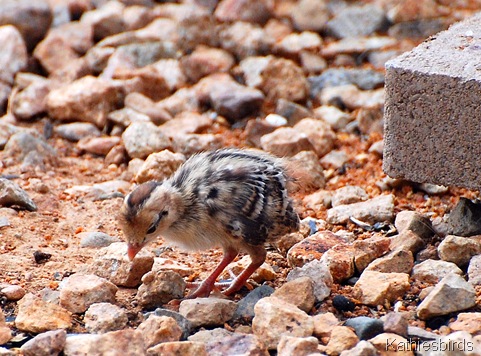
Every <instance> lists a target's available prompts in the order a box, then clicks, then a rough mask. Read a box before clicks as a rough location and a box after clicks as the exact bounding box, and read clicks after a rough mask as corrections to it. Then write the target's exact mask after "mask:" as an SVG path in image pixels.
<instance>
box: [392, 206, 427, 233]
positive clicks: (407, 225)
mask: <svg viewBox="0 0 481 356" xmlns="http://www.w3.org/2000/svg"><path fill="white" fill-rule="evenodd" d="M394 225H395V226H396V229H397V230H398V232H399V233H401V232H403V231H404V230H411V231H413V232H414V233H415V234H417V235H419V236H420V237H421V238H423V239H428V238H430V237H431V236H433V234H434V232H433V227H432V224H431V221H430V220H429V218H427V217H425V216H424V215H422V214H420V213H418V212H416V211H408V210H403V211H400V212H399V213H397V214H396V220H394Z"/></svg>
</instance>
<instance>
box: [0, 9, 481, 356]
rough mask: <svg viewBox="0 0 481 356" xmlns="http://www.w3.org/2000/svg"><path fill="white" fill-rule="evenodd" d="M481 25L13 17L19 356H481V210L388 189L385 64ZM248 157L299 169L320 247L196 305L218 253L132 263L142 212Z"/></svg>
mask: <svg viewBox="0 0 481 356" xmlns="http://www.w3.org/2000/svg"><path fill="white" fill-rule="evenodd" d="M479 9H481V2H480V1H476V0H472V1H469V0H458V1H441V0H439V1H434V0H417V1H411V0H402V1H393V0H372V1H369V0H365V1H327V0H300V1H294V0H291V1H288V0H285V1H282V0H279V1H274V0H221V1H217V0H185V1H180V2H164V1H159V2H155V1H154V0H122V1H107V0H48V1H47V0H37V1H35V2H33V1H26V0H2V1H1V2H0V25H1V26H0V42H1V43H2V44H3V46H2V50H1V51H0V66H1V68H2V69H1V70H0V112H1V113H2V115H3V116H2V117H1V118H0V150H1V151H0V174H1V178H0V207H1V208H0V252H1V255H0V305H1V308H2V312H0V345H1V346H0V355H15V354H24V355H57V354H64V355H87V354H88V355H125V354H127V355H143V354H149V355H157V354H158V355H169V354H182V355H190V354H199V355H234V354H235V355H241V354H242V355H268V354H276V353H277V354H279V355H308V354H327V355H339V354H341V355H343V356H347V355H361V354H362V355H388V354H391V353H392V352H393V351H394V350H396V351H398V353H397V354H401V355H413V354H414V353H415V352H416V353H417V354H422V355H434V354H436V355H440V354H446V353H435V352H436V351H439V350H441V352H445V351H447V350H453V349H456V350H457V351H456V352H457V353H455V354H456V355H476V354H481V336H479V335H478V334H481V312H480V311H479V307H478V305H479V302H480V295H481V288H480V287H479V285H481V238H480V236H481V235H479V234H481V225H480V223H479V220H481V219H479V216H480V215H481V212H480V208H479V204H477V203H476V202H473V199H475V198H477V197H478V192H473V191H468V190H465V189H461V188H454V187H450V188H446V187H440V186H435V185H431V184H416V183H413V182H407V181H401V180H395V179H391V178H389V177H386V176H385V175H384V174H383V172H382V169H381V167H382V145H383V141H382V139H383V121H382V120H383V103H384V89H383V87H384V63H385V62H386V61H387V60H389V59H390V58H393V57H395V56H396V55H398V54H400V53H402V52H403V51H406V50H409V49H411V48H413V47H414V46H415V45H417V44H418V43H420V42H421V41H423V40H424V39H425V38H427V37H429V36H430V35H432V34H435V33H436V32H438V31H440V30H443V29H446V28H447V27H448V26H449V25H450V24H451V23H453V22H456V21H458V20H462V19H463V18H466V17H467V16H469V15H471V14H473V13H474V12H475V11H477V10H479ZM232 146H236V147H255V148H259V149H262V150H265V151H268V152H271V153H273V154H275V155H278V156H284V157H286V160H287V161H289V162H290V163H292V166H294V167H296V178H297V179H298V182H299V184H298V185H297V186H295V187H294V191H293V197H294V198H295V200H296V203H297V209H298V212H299V215H300V216H301V218H302V219H303V220H302V228H301V230H300V232H298V233H294V234H291V235H288V236H284V237H283V238H281V239H280V240H279V241H278V243H276V244H275V245H274V246H271V247H270V249H269V252H268V258H267V261H266V263H265V264H264V266H262V267H261V268H260V269H259V271H258V272H257V273H256V274H255V275H254V276H253V279H252V281H251V282H250V283H249V285H248V286H246V288H244V289H242V290H241V291H240V292H239V293H237V294H236V295H235V296H234V297H232V298H225V297H223V296H222V294H220V293H219V292H218V291H215V292H214V293H213V295H211V297H210V298H199V299H195V300H184V301H182V302H179V300H180V299H181V298H182V297H183V296H184V295H185V293H186V285H187V284H188V282H193V281H198V280H202V279H203V278H205V277H206V276H207V275H208V274H209V273H210V272H211V271H212V269H213V268H214V266H215V265H216V264H217V263H218V262H219V261H220V258H221V253H220V251H219V250H210V251H201V252H193V253H187V252H183V251H181V250H178V249H177V248H175V247H173V246H169V245H167V244H164V243H163V241H162V240H159V241H158V243H155V244H153V245H151V246H149V248H147V249H145V251H142V252H141V253H140V254H139V255H138V256H137V257H136V258H135V260H134V261H133V262H129V261H128V259H127V257H126V246H125V244H124V243H123V242H122V238H123V237H122V236H121V232H120V230H119V227H118V224H117V221H116V216H117V213H118V210H119V207H120V205H121V202H122V197H123V196H124V195H125V194H126V193H127V192H129V191H130V190H131V189H132V188H133V187H134V186H135V184H138V183H141V182H145V181H147V180H150V179H159V180H161V179H163V178H165V177H167V176H169V175H170V174H171V173H172V172H173V171H175V169H176V168H177V167H178V166H179V165H180V164H181V163H182V162H183V161H185V159H186V158H187V157H189V156H190V155H192V154H193V153H195V152H197V151H201V150H210V149H216V148H220V147H232ZM420 154H422V153H420ZM413 159H415V158H413ZM241 257H242V256H241ZM246 263H248V260H246V258H240V259H239V260H237V261H236V262H234V264H233V265H231V266H230V267H229V268H228V271H227V272H226V274H225V275H223V277H222V278H223V280H224V281H228V280H230V279H232V276H233V275H236V274H238V273H239V271H240V270H242V268H243V266H245V265H246Z"/></svg>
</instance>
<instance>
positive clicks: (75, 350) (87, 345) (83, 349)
mask: <svg viewBox="0 0 481 356" xmlns="http://www.w3.org/2000/svg"><path fill="white" fill-rule="evenodd" d="M126 350H128V352H129V354H131V355H145V347H144V339H143V337H142V334H141V333H139V332H138V331H137V330H132V329H124V330H117V331H111V332H108V333H105V334H100V335H98V334H76V335H70V336H69V337H68V338H67V341H66V344H65V348H64V350H63V352H64V354H65V356H74V355H108V354H111V355H124V354H125V352H126Z"/></svg>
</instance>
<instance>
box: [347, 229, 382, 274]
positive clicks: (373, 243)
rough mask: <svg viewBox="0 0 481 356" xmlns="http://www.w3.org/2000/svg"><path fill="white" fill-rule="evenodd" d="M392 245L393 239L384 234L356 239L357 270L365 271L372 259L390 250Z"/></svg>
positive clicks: (355, 260) (354, 245) (355, 258)
mask: <svg viewBox="0 0 481 356" xmlns="http://www.w3.org/2000/svg"><path fill="white" fill-rule="evenodd" d="M390 245H391V240H389V238H386V237H384V236H383V237H377V236H375V237H372V238H368V239H365V240H356V241H354V243H353V247H354V265H355V266H356V270H357V271H359V272H362V271H364V270H365V269H366V267H367V266H368V265H369V264H370V263H371V262H372V261H374V260H375V259H377V258H379V257H381V256H383V255H384V254H386V253H387V252H389V251H390Z"/></svg>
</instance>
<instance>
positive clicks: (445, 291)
mask: <svg viewBox="0 0 481 356" xmlns="http://www.w3.org/2000/svg"><path fill="white" fill-rule="evenodd" d="M475 295H476V293H475V291H474V288H473V286H472V285H471V284H469V283H468V282H466V281H465V280H464V278H463V277H462V276H460V275H458V274H455V273H451V274H448V275H447V276H446V277H444V278H443V279H441V281H440V282H439V283H438V284H436V286H435V287H434V289H433V290H432V291H431V292H430V293H429V294H428V296H427V297H426V298H425V299H424V300H423V301H422V302H421V304H419V305H418V308H417V315H418V317H419V318H420V319H423V320H426V319H430V318H432V317H434V316H439V315H447V314H449V313H453V312H457V311H461V310H465V309H469V308H471V307H473V306H474V305H475V304H476V298H475Z"/></svg>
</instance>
